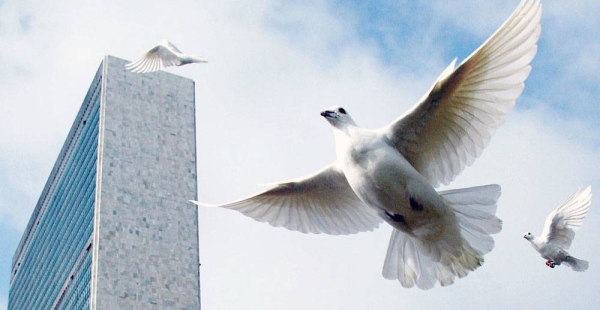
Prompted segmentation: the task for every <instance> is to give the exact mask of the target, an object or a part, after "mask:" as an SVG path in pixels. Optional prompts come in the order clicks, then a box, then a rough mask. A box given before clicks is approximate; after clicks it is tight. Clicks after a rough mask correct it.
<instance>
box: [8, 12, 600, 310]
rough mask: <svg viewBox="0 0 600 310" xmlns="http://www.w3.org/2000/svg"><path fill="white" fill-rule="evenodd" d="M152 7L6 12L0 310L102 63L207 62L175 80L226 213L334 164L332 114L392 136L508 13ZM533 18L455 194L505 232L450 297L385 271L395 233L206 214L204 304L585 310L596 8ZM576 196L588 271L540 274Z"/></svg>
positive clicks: (214, 195) (595, 118)
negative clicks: (529, 52) (518, 69)
mask: <svg viewBox="0 0 600 310" xmlns="http://www.w3.org/2000/svg"><path fill="white" fill-rule="evenodd" d="M152 3H153V4H150V2H148V1H139V0H136V1H117V0H106V1H73V0H57V1H30V0H0V249H1V250H2V251H1V253H0V309H4V308H6V305H7V303H8V289H9V275H10V264H11V260H12V255H13V253H14V251H15V249H16V246H17V244H18V242H19V240H20V238H21V234H22V232H23V229H24V228H25V226H26V224H27V221H28V219H29V216H30V215H31V211H32V210H33V207H34V206H35V203H36V202H37V200H38V198H39V195H40V193H41V191H42V188H43V186H44V185H45V183H46V180H47V177H48V175H49V174H50V170H51V169H52V166H53V165H54V161H55V160H56V157H57V155H58V152H59V151H60V148H61V147H62V145H63V142H64V139H65V138H66V135H67V133H68V130H69V129H70V127H71V124H72V122H73V120H74V118H75V116H76V113H77V112H78V110H79V107H80V105H81V102H82V101H83V98H84V96H85V94H86V92H87V90H88V87H89V85H90V83H91V80H92V78H93V76H94V74H95V73H96V69H97V68H98V66H99V64H100V62H101V60H102V57H103V56H104V55H106V54H110V55H114V56H117V57H121V58H125V59H129V60H132V59H134V58H137V57H139V56H140V55H141V54H142V53H143V52H145V51H146V50H147V49H148V48H149V47H151V46H152V45H154V44H155V43H157V42H158V41H160V40H162V39H168V40H170V41H171V42H173V43H174V44H175V45H177V46H178V47H179V48H180V49H181V50H182V51H184V52H188V53H202V54H204V55H205V56H206V57H207V58H208V59H209V61H210V62H209V63H208V64H206V65H194V66H185V67H181V68H172V69H168V70H167V71H169V72H172V73H175V74H179V75H182V76H185V77H189V78H192V79H194V80H195V81H196V109H197V115H196V116H197V142H198V147H197V150H198V181H199V199H200V200H202V201H205V202H210V203H219V202H225V201H230V200H233V199H238V198H242V197H244V196H247V195H250V194H253V193H255V192H256V191H258V190H260V188H259V187H257V186H256V184H260V183H270V182H277V181H283V180H288V179H291V178H295V177H299V176H303V175H306V174H309V173H312V172H314V171H315V170H317V169H320V168H322V167H323V166H325V165H327V164H329V163H330V162H332V161H333V160H334V156H335V152H334V140H333V134H332V132H331V129H330V125H329V124H328V123H327V122H326V121H325V120H323V119H322V117H321V116H319V112H320V111H322V110H323V109H325V108H327V107H329V106H332V105H340V106H344V107H345V108H346V109H347V110H348V111H349V112H350V114H352V115H353V117H354V119H355V121H356V122H357V123H358V124H359V125H361V126H364V127H370V128H378V127H381V126H384V125H386V124H387V123H389V122H390V121H392V120H394V119H395V118H396V117H398V116H399V115H401V114H402V113H403V112H404V111H406V110H407V109H409V108H410V107H411V106H412V105H413V104H414V103H415V101H416V100H417V99H418V98H420V97H421V96H422V95H423V93H424V92H425V91H426V90H427V89H428V88H429V86H430V85H431V83H432V82H433V81H434V80H435V78H436V77H437V76H438V75H439V74H440V73H441V71H442V70H443V69H444V68H445V67H446V66H447V64H448V63H450V61H451V60H452V59H454V58H455V57H458V60H459V62H460V61H462V60H463V59H464V58H465V57H466V56H468V55H469V54H470V53H471V52H472V51H473V50H474V49H475V48H477V47H478V46H479V45H480V44H481V43H482V42H483V41H485V39H487V37H488V36H489V35H490V34H492V33H493V32H494V31H495V30H496V29H497V28H498V27H499V26H500V25H501V24H502V22H503V21H504V20H505V19H506V18H507V17H508V16H509V15H510V13H511V12H512V11H513V10H514V8H516V6H517V4H518V1H517V0H510V1H505V0H490V1H478V0H463V1H459V2H450V1H441V0H440V1H428V3H424V2H417V1H408V0H400V1H385V0H382V1H368V2H367V1H271V0H261V1H252V2H251V3H247V4H240V3H239V1H191V0H190V1H168V2H161V3H160V5H155V4H154V3H156V4H158V2H152ZM543 6H544V13H543V15H542V35H541V38H540V41H539V49H538V54H537V56H536V58H535V59H534V60H533V62H532V66H533V70H532V73H531V75H530V77H529V79H528V80H527V81H526V87H525V91H524V92H523V94H522V95H521V97H520V98H519V99H518V100H517V104H516V108H515V109H514V110H513V111H512V112H511V113H510V114H509V116H508V119H507V121H506V123H505V124H504V125H502V126H501V127H500V129H499V130H498V131H497V133H496V135H495V136H494V137H493V138H492V140H491V143H490V146H489V147H488V148H487V149H486V150H485V151H484V152H483V156H482V157H481V158H479V159H478V160H477V161H476V162H475V164H474V165H473V166H472V167H469V168H467V169H466V170H465V171H464V172H463V173H462V174H461V175H460V176H459V177H457V179H456V180H455V181H454V182H453V183H452V184H451V185H450V186H449V187H448V188H460V187H467V186H475V185H483V184H489V183H498V184H500V185H501V186H502V196H501V198H500V201H499V208H498V215H499V217H500V218H501V219H503V220H504V229H503V231H502V232H501V233H500V234H498V235H495V239H496V248H495V249H494V250H493V251H492V252H491V253H490V254H488V255H486V256H485V259H486V261H485V264H484V265H483V267H481V268H479V269H478V270H476V271H475V272H473V273H471V274H469V275H468V276H467V277H466V278H463V279H458V280H457V281H456V282H455V284H454V285H452V286H449V287H444V288H441V287H439V286H436V287H435V288H434V289H432V290H429V291H421V290H418V289H416V288H413V289H404V288H402V287H401V286H400V284H399V283H398V282H397V281H390V280H386V279H384V278H383V277H382V276H381V269H382V266H383V261H384V258H385V253H386V249H387V245H388V241H389V236H390V234H391V228H390V227H389V226H388V225H387V224H383V225H382V226H381V228H379V229H378V230H376V231H374V232H369V233H361V234H357V235H351V236H327V235H305V234H301V233H299V232H291V231H288V230H286V229H284V228H273V227H271V226H269V225H267V224H264V223H258V222H256V221H254V220H252V219H250V218H247V217H244V216H243V215H241V214H239V213H237V212H235V211H230V210H224V209H213V208H200V209H199V215H200V219H199V223H200V260H201V263H202V267H201V295H202V306H203V309H209V310H211V309H399V308H402V309H436V308H437V309H440V308H443V309H462V308H472V309H478V308H479V309H481V308H486V309H541V308H544V309H558V308H567V307H568V308H572V309H586V308H588V309H591V308H596V307H597V306H598V302H599V301H600V297H599V295H598V288H599V287H600V261H598V260H597V259H596V258H597V257H600V242H599V241H598V237H597V236H598V234H597V231H598V229H600V130H599V128H600V103H599V101H598V85H600V61H599V59H598V58H599V57H598V55H600V33H599V32H598V29H600V2H598V1H596V0H580V1H577V2H574V1H566V0H564V1H563V0H561V1H558V0H557V1H543ZM588 184H591V185H592V191H593V193H594V194H596V196H595V197H594V198H593V200H592V207H591V209H590V212H589V214H588V217H587V219H586V222H585V223H584V225H583V226H582V228H581V229H580V230H579V231H578V233H577V235H576V238H575V241H574V242H573V245H572V247H571V253H572V254H573V255H574V256H577V257H580V258H583V259H587V260H589V261H590V269H589V270H588V271H587V272H585V273H575V272H573V271H571V270H570V269H568V268H567V267H565V266H559V267H558V268H555V269H550V268H548V267H546V266H545V264H544V260H543V259H542V258H541V257H539V255H538V254H537V253H536V252H535V251H534V250H533V249H532V248H531V246H530V245H529V243H528V242H526V240H525V239H523V238H522V237H523V233H525V232H526V231H529V230H530V231H532V232H533V233H534V234H536V235H537V234H539V233H540V232H541V230H542V225H543V222H544V220H545V217H546V215H547V214H548V213H549V212H550V211H552V210H553V209H554V208H555V207H557V206H558V205H559V204H560V203H561V202H562V201H564V200H565V199H566V198H567V197H569V196H570V195H571V194H572V193H573V192H575V191H576V190H577V189H578V188H581V187H584V186H587V185H588ZM190 198H193V197H190Z"/></svg>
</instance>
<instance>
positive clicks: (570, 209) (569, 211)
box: [541, 186, 592, 250]
mask: <svg viewBox="0 0 600 310" xmlns="http://www.w3.org/2000/svg"><path fill="white" fill-rule="evenodd" d="M591 203H592V188H591V186H588V187H587V188H586V189H584V190H580V191H577V192H576V193H575V194H573V196H571V197H569V199H567V200H566V201H565V202H563V204H562V205H561V206H560V207H558V208H557V209H556V210H554V211H552V213H550V214H549V215H548V217H547V218H546V222H545V224H544V231H543V232H542V235H541V237H542V238H545V239H546V240H545V241H546V242H547V243H553V244H554V245H557V246H559V247H560V248H563V249H565V250H567V249H569V247H570V246H571V242H572V241H573V238H574V237H575V229H578V228H579V227H581V224H583V220H585V216H586V215H587V212H588V210H589V208H590V204H591Z"/></svg>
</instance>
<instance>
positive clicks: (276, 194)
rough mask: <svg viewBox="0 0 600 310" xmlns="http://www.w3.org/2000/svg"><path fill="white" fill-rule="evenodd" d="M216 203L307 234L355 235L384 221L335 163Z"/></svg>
mask: <svg viewBox="0 0 600 310" xmlns="http://www.w3.org/2000/svg"><path fill="white" fill-rule="evenodd" d="M195 203H197V204H199V205H206V204H204V203H198V202H195ZM216 206H218V207H223V208H227V209H232V210H236V211H239V212H241V213H242V214H244V215H246V216H249V217H251V218H253V219H255V220H257V221H259V222H267V223H269V224H271V225H273V226H276V227H285V228H287V229H289V230H294V231H300V232H303V233H316V234H318V233H326V234H332V235H340V234H353V233H358V232H362V231H369V230H373V229H375V228H377V227H378V226H379V223H380V222H381V221H382V220H381V219H380V218H379V216H378V215H377V214H376V212H375V211H374V210H373V209H371V208H369V207H368V206H367V205H365V204H364V203H363V202H362V201H361V200H360V199H359V198H358V196H356V194H355V193H354V191H352V188H350V185H349V184H348V181H346V177H345V176H344V174H343V173H342V172H341V171H340V170H339V169H337V168H336V167H335V166H334V165H333V164H332V165H330V166H328V167H326V168H324V169H323V170H321V171H319V172H317V173H315V174H313V175H310V176H308V177H305V178H301V179H297V180H293V181H290V182H285V183H280V184H277V185H276V186H275V187H273V188H271V189H269V190H267V191H264V192H262V193H259V194H257V195H255V196H252V197H249V198H246V199H243V200H239V201H236V202H231V203H225V204H221V205H216Z"/></svg>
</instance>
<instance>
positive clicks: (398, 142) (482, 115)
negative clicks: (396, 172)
mask: <svg viewBox="0 0 600 310" xmlns="http://www.w3.org/2000/svg"><path fill="white" fill-rule="evenodd" d="M541 11H542V9H541V5H540V3H539V1H538V0H533V1H530V0H523V1H521V3H520V4H519V6H518V7H517V9H516V10H515V11H514V12H513V14H512V15H511V16H510V17H509V18H508V20H507V21H506V22H505V23H504V24H503V25H502V26H501V27H500V28H499V29H498V30H497V31H496V32H495V33H494V34H493V35H492V36H491V37H490V38H489V39H488V40H487V41H486V42H485V43H483V44H482V45H481V46H480V47H479V48H478V49H477V50H476V51H475V52H473V54H471V55H470V56H469V57H468V58H467V59H466V60H465V61H464V62H463V63H462V64H460V65H459V66H458V68H456V69H454V63H455V61H456V60H455V61H453V62H452V63H451V64H450V66H449V67H448V68H446V70H444V72H443V73H442V74H441V75H440V77H439V78H438V79H437V80H436V82H435V83H434V85H433V86H432V87H431V89H430V90H429V92H427V93H426V94H425V95H424V96H423V98H421V100H419V102H418V103H417V104H416V105H415V106H414V107H413V108H412V109H411V110H409V111H408V112H406V113H405V114H404V115H403V116H401V117H400V118H399V119H397V120H396V121H394V122H393V123H391V124H390V125H388V126H387V127H385V128H383V130H385V132H386V134H387V136H388V138H389V139H390V141H391V142H392V143H393V144H394V145H395V146H396V148H397V149H398V151H399V152H400V153H402V155H403V156H404V157H405V158H406V159H407V160H408V161H409V162H410V163H411V164H412V165H413V166H414V167H415V169H417V170H418V171H419V172H420V173H421V174H422V175H423V176H424V177H425V178H426V179H427V180H428V181H429V182H430V183H431V184H432V185H433V186H438V185H439V184H440V183H443V184H448V183H449V182H451V181H452V180H454V178H455V177H456V176H457V175H458V174H459V173H461V172H462V170H463V169H464V168H465V167H466V166H468V165H471V164H472V163H473V162H474V161H475V158H477V157H478V156H479V155H480V154H481V152H482V150H483V149H484V148H485V147H486V146H487V144H488V142H489V140H490V138H491V135H492V134H493V132H494V131H495V129H496V128H497V127H498V126H499V125H500V124H501V123H502V122H503V121H504V120H505V118H506V115H507V113H508V112H509V111H510V109H511V108H512V107H513V105H514V103H515V100H516V99H517V97H518V96H519V95H520V94H521V92H522V91H523V88H524V81H525V79H526V78H527V76H528V75H529V72H530V70H531V67H530V66H529V62H530V61H531V60H532V59H533V57H534V56H535V54H536V51H537V45H536V42H537V40H538V38H539V36H540V31H541V28H540V23H539V21H540V16H541Z"/></svg>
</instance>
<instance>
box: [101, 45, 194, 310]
mask: <svg viewBox="0 0 600 310" xmlns="http://www.w3.org/2000/svg"><path fill="white" fill-rule="evenodd" d="M125 63H126V61H124V60H121V59H118V58H114V57H110V56H109V57H106V58H105V60H104V65H105V70H104V73H105V76H104V81H103V83H104V85H103V87H105V88H104V94H103V102H102V105H103V107H102V109H103V111H102V113H103V114H101V116H100V117H101V127H100V130H101V137H102V138H101V140H102V141H100V148H101V150H100V152H101V154H100V155H99V161H100V162H99V163H98V164H99V165H100V170H99V171H100V173H99V178H100V179H99V183H100V186H99V188H98V190H99V191H100V192H99V199H98V201H97V208H98V209H97V210H96V219H95V220H96V226H95V232H94V234H96V238H95V244H94V247H97V249H95V250H96V251H95V257H94V264H96V265H95V266H94V279H93V281H96V282H95V283H94V285H93V290H94V291H93V292H92V296H93V301H92V308H93V309H99V310H100V309H168V308H173V309H199V308H200V300H199V299H200V296H199V294H200V293H199V274H198V272H199V271H198V262H199V253H198V217H197V209H196V207H195V205H193V204H191V203H190V202H189V200H190V199H196V195H197V182H196V146H195V143H196V142H195V141H196V139H195V115H194V114H195V107H194V82H193V81H192V80H189V79H185V78H182V77H178V76H175V75H172V74H168V73H165V72H156V73H150V74H134V73H130V72H126V71H125V70H124V64H125Z"/></svg>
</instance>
